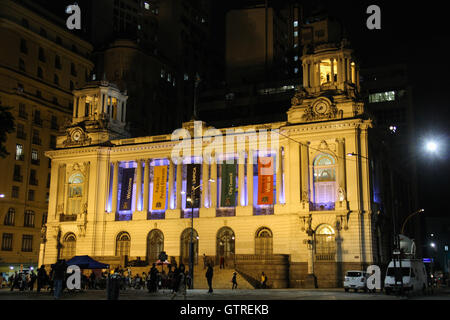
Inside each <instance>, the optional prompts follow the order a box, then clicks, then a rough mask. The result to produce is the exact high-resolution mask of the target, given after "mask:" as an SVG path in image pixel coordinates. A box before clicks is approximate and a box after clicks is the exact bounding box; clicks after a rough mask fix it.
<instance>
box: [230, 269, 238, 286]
mask: <svg viewBox="0 0 450 320" xmlns="http://www.w3.org/2000/svg"><path fill="white" fill-rule="evenodd" d="M236 276H237V273H236V271H234V272H233V278H231V282H232V283H233V285H232V286H231V290H233V289H237V280H236Z"/></svg>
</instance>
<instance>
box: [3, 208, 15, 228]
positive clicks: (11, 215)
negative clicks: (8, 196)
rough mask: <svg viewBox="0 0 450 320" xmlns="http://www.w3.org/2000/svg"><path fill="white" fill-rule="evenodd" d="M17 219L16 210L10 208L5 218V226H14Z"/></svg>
mask: <svg viewBox="0 0 450 320" xmlns="http://www.w3.org/2000/svg"><path fill="white" fill-rule="evenodd" d="M15 219H16V209H14V208H9V209H8V212H7V213H6V216H5V221H4V225H5V226H13V225H14V221H15Z"/></svg>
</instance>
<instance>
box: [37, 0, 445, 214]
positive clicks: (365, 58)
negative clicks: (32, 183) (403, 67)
mask: <svg viewBox="0 0 450 320" xmlns="http://www.w3.org/2000/svg"><path fill="white" fill-rule="evenodd" d="M93 1H95V0H93ZM111 1H112V0H111ZM221 1H222V3H220V4H218V5H217V3H218V2H220V1H219V0H214V3H216V6H217V7H218V8H219V7H220V9H219V11H220V10H223V9H224V8H226V7H227V6H229V5H230V3H231V2H232V1H226V2H223V1H224V0H221ZM38 2H44V3H47V8H51V9H54V10H56V11H57V12H61V17H62V18H65V16H66V15H65V13H64V4H65V3H70V1H66V0H63V1H58V2H55V1H47V0H38ZM239 3H240V2H239V1H238V2H236V1H234V6H236V4H238V5H239ZM308 3H310V4H308ZM372 4H376V5H378V6H379V7H380V8H381V30H369V29H367V27H366V20H367V18H368V17H369V15H368V14H367V13H366V9H367V7H368V6H369V5H372ZM444 4H445V2H444V1H427V2H411V1H403V0H402V1H397V0H396V1H393V0H391V1H366V0H358V1H350V0H342V1H336V0H332V1H327V0H314V1H305V12H307V11H308V10H311V9H314V8H317V6H319V7H322V8H323V9H325V10H327V11H328V12H329V13H330V14H331V15H333V16H335V17H337V18H340V19H341V20H342V21H343V22H344V25H345V26H346V29H347V32H348V35H349V39H350V42H351V43H352V46H353V47H354V49H355V51H356V54H357V57H358V58H359V61H360V62H361V66H362V67H370V66H379V65H383V64H385V63H386V64H395V63H398V62H403V63H407V64H408V67H409V76H410V81H411V84H412V85H413V90H414V101H413V104H414V110H415V116H416V123H415V127H416V136H417V139H418V141H417V146H416V152H415V153H414V154H410V155H405V156H409V157H415V158H416V160H417V165H418V177H419V198H420V203H421V206H422V207H424V208H425V209H426V214H427V215H430V216H435V215H441V216H445V215H447V212H446V206H445V204H446V203H445V199H446V197H447V196H448V195H447V193H448V190H449V188H448V187H447V183H448V181H449V166H448V164H447V161H448V146H447V140H448V136H449V129H448V123H449V101H448V98H447V92H448V91H449V85H450V68H449V65H450V57H449V56H448V54H447V51H446V47H447V46H448V44H449V43H450V41H449V40H450V39H449V38H450V35H449V27H448V11H447V10H446V7H445V6H444ZM61 10H62V11H61ZM221 13H222V12H218V13H217V14H218V15H219V16H220V14H221ZM99 14H101V13H99ZM223 14H225V12H223ZM221 20H222V19H221ZM222 21H224V19H223V20H222ZM215 40H216V41H220V40H221V39H217V38H215ZM222 41H224V39H223V40H222ZM217 45H219V44H217ZM222 46H223V44H221V45H220V47H222ZM431 138H433V139H436V141H437V142H438V143H439V150H438V151H439V152H438V153H437V154H436V155H434V156H431V157H430V155H427V154H426V153H425V151H424V143H425V141H426V140H427V139H431Z"/></svg>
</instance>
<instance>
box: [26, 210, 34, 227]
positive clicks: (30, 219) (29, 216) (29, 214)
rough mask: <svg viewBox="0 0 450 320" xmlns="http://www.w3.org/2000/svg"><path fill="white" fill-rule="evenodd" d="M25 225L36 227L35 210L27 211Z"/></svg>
mask: <svg viewBox="0 0 450 320" xmlns="http://www.w3.org/2000/svg"><path fill="white" fill-rule="evenodd" d="M23 226H24V227H31V228H34V211H31V210H26V211H25V216H24V221H23Z"/></svg>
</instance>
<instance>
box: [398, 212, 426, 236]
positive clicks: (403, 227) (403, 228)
mask: <svg viewBox="0 0 450 320" xmlns="http://www.w3.org/2000/svg"><path fill="white" fill-rule="evenodd" d="M422 212H425V209H420V210H417V211H415V212H413V213H411V214H410V215H409V216H407V217H406V219H405V221H404V222H403V225H402V229H401V231H400V234H404V233H403V232H404V231H405V225H406V222H407V221H408V220H409V218H411V217H412V216H414V215H416V214H418V213H422Z"/></svg>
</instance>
